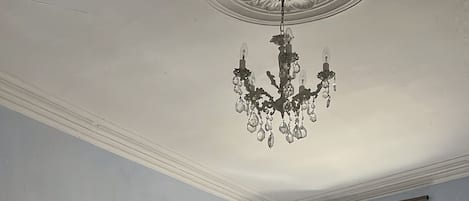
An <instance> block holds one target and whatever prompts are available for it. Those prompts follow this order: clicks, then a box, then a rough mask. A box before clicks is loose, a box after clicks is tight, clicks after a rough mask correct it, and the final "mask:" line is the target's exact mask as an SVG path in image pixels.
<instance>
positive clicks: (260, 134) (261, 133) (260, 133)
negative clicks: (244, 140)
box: [257, 127, 265, 142]
mask: <svg viewBox="0 0 469 201" xmlns="http://www.w3.org/2000/svg"><path fill="white" fill-rule="evenodd" d="M264 139H265V131H264V129H263V128H262V127H261V128H260V129H259V131H258V132H257V140H259V142H262V141H263V140H264Z"/></svg>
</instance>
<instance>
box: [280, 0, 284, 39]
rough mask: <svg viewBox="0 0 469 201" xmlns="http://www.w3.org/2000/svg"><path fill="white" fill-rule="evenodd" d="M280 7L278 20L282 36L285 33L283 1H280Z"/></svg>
mask: <svg viewBox="0 0 469 201" xmlns="http://www.w3.org/2000/svg"><path fill="white" fill-rule="evenodd" d="M280 1H281V4H282V7H281V11H280V13H281V19H280V33H281V34H283V33H284V31H285V24H284V22H285V0H280Z"/></svg>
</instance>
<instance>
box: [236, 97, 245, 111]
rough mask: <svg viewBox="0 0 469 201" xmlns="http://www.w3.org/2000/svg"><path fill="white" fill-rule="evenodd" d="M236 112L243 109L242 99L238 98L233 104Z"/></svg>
mask: <svg viewBox="0 0 469 201" xmlns="http://www.w3.org/2000/svg"><path fill="white" fill-rule="evenodd" d="M235 109H236V112H238V113H241V112H243V111H244V109H245V106H244V101H243V99H241V98H239V99H238V101H237V102H236V105H235Z"/></svg>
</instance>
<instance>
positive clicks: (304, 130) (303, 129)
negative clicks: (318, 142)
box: [299, 126, 308, 139]
mask: <svg viewBox="0 0 469 201" xmlns="http://www.w3.org/2000/svg"><path fill="white" fill-rule="evenodd" d="M306 136H308V131H307V130H306V128H305V127H304V126H301V127H300V137H299V139H301V138H305V137H306Z"/></svg>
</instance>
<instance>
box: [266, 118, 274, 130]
mask: <svg viewBox="0 0 469 201" xmlns="http://www.w3.org/2000/svg"><path fill="white" fill-rule="evenodd" d="M264 127H265V130H266V131H271V130H272V121H271V120H269V119H267V120H266V121H265V126H264Z"/></svg>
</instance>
